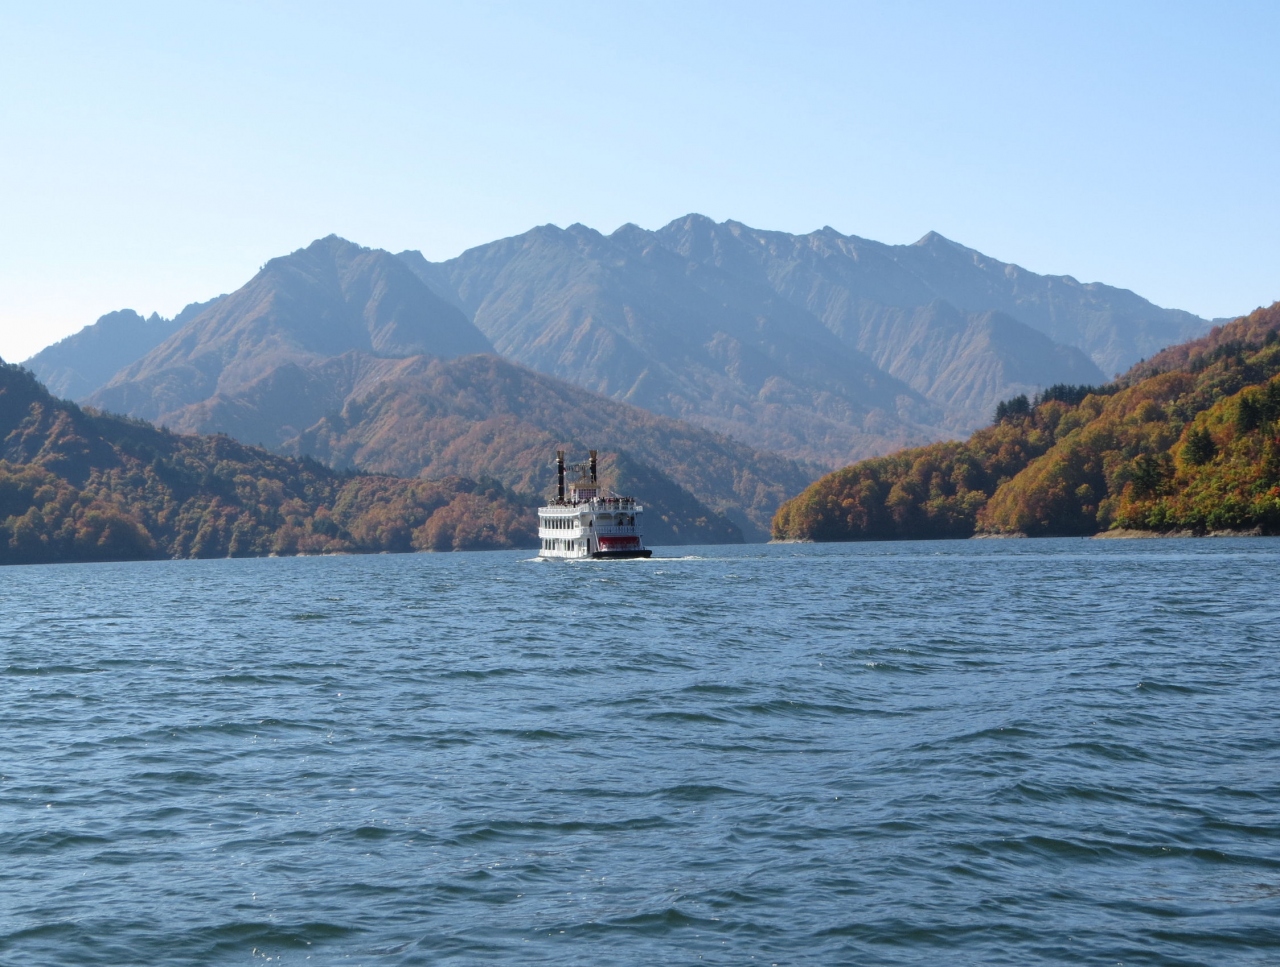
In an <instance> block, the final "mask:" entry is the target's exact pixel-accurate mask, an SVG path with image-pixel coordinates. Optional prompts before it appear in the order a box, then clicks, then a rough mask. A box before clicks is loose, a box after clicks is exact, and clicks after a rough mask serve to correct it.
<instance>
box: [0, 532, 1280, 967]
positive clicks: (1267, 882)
mask: <svg viewBox="0 0 1280 967" xmlns="http://www.w3.org/2000/svg"><path fill="white" fill-rule="evenodd" d="M659 553H660V554H662V553H665V554H668V555H670V556H669V557H668V558H667V559H661V560H660V559H655V560H651V561H647V562H609V563H598V564H563V563H561V564H542V563H538V562H535V561H530V560H529V559H528V557H529V555H528V554H527V553H525V554H518V553H500V554H455V555H434V556H433V555H411V556H394V557H365V558H355V557H352V558H326V559H300V560H249V561H203V562H173V563H149V564H128V565H123V564H122V565H85V566H60V567H31V568H8V569H5V570H3V571H0V716H2V726H3V727H2V728H0V774H2V778H0V870H2V871H3V872H2V874H0V960H3V962H4V963H14V964H18V963H21V964H153V963H154V964H249V963H255V962H261V961H264V960H270V961H271V962H272V963H275V962H277V961H280V962H283V963H285V964H294V963H306V962H308V961H310V962H312V963H337V962H342V963H363V964H449V963H458V964H584V965H585V964H654V963H692V962H698V961H702V962H708V963H721V964H745V963H752V962H757V963H765V964H953V963H955V964H965V963H990V964H1017V965H1025V964H1086V963H1087V964H1104V963H1106V964H1111V963H1124V964H1227V963H1238V964H1254V963H1256V964H1275V963H1280V715H1278V714H1277V703H1278V701H1280V663H1278V662H1277V649H1278V646H1280V598H1278V596H1277V587H1278V579H1280V541H1277V540H1270V539H1255V540H1180V541H1163V540H1152V541H1114V542H1113V541H1107V542H1104V541H1079V540H1072V541H1016V542H1015V541H1005V542H978V541H968V542H949V543H932V542H930V543H907V544H865V545H843V546H829V545H828V546H813V545H809V546H803V545H801V546H771V547H758V546H757V547H745V548H698V549H693V550H692V551H689V552H685V551H684V550H676V549H671V550H666V551H662V550H660V551H659ZM678 554H685V555H686V556H681V557H676V556H675V555H678Z"/></svg>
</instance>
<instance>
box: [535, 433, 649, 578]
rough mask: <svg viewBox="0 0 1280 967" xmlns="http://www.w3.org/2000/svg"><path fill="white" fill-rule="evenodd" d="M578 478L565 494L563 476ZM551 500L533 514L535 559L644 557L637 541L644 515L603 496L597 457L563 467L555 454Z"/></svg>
mask: <svg viewBox="0 0 1280 967" xmlns="http://www.w3.org/2000/svg"><path fill="white" fill-rule="evenodd" d="M566 470H569V471H577V472H578V473H580V474H581V476H580V478H579V479H578V480H577V481H575V482H573V483H571V484H570V485H569V487H568V492H567V493H566V492H565V480H564V478H565V471H566ZM556 476H557V481H558V482H557V488H556V497H555V499H554V500H552V501H551V502H550V503H549V504H547V505H546V506H545V507H540V508H539V509H538V539H539V540H540V541H541V542H542V549H541V550H540V551H539V552H538V556H539V557H546V558H555V559H559V560H585V559H589V558H625V557H648V556H649V555H650V554H651V553H652V552H651V551H649V550H647V549H646V548H645V546H644V540H643V538H641V536H640V514H641V512H642V511H643V510H644V508H643V507H641V506H640V505H639V504H637V503H636V501H635V498H634V497H620V496H618V495H616V494H602V493H601V491H600V487H599V484H598V483H597V481H596V451H594V450H592V451H591V459H590V461H589V462H588V463H585V464H574V465H573V466H571V467H566V466H565V462H564V451H563V450H557V451H556Z"/></svg>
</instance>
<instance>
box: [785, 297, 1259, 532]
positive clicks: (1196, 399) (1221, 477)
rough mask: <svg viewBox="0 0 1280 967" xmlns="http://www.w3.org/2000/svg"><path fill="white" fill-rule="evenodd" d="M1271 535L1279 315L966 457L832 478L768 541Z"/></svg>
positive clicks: (1041, 417)
mask: <svg viewBox="0 0 1280 967" xmlns="http://www.w3.org/2000/svg"><path fill="white" fill-rule="evenodd" d="M1109 529H1124V530H1136V531H1152V532H1161V533H1163V532H1173V531H1190V532H1193V533H1209V532H1213V531H1220V530H1254V529H1257V530H1259V531H1261V532H1262V533H1268V534H1278V533H1280V303H1276V304H1274V305H1272V306H1271V307H1270V308H1268V309H1259V310H1257V311H1256V312H1254V313H1252V314H1251V315H1249V316H1246V317H1243V318H1241V319H1237V320H1235V321H1234V322H1231V323H1228V324H1227V325H1225V326H1222V327H1219V328H1216V329H1214V331H1213V332H1211V333H1210V334H1209V335H1207V336H1205V337H1203V338H1202V339H1197V340H1193V341H1192V342H1189V343H1184V344H1181V345H1178V346H1174V347H1171V348H1169V349H1166V350H1164V351H1162V352H1161V353H1159V354H1157V355H1156V356H1155V357H1153V358H1152V359H1150V360H1146V361H1144V362H1142V363H1139V364H1138V365H1137V366H1135V367H1133V369H1131V370H1130V371H1129V372H1128V373H1127V374H1125V375H1124V376H1122V377H1120V378H1119V379H1117V380H1116V381H1115V382H1114V383H1112V384H1109V385H1107V386H1101V387H1097V386H1054V387H1050V388H1049V389H1048V390H1046V391H1045V392H1044V393H1042V394H1040V395H1039V396H1037V397H1036V398H1034V399H1028V398H1027V397H1018V398H1015V399H1013V400H1007V401H1005V402H1003V403H1001V404H1000V405H999V407H998V408H997V411H996V419H995V422H994V423H993V424H992V425H991V426H989V427H987V428H985V429H983V430H979V431H978V432H977V433H975V434H973V436H971V437H970V438H969V439H968V440H966V441H964V442H958V441H956V442H946V443H935V444H931V445H929V446H925V447H917V448H914V449H910V450H903V451H901V452H899V453H895V454H893V455H891V456H887V457H880V458H876V459H872V460H864V461H861V462H860V463H856V464H853V465H852V466H849V467H846V468H844V469H843V470H838V471H836V472H835V473H832V474H828V475H827V476H825V477H823V478H822V479H820V480H818V481H817V482H815V483H814V484H812V485H811V486H810V487H808V488H807V489H806V490H804V491H803V492H802V493H801V494H799V495H798V496H796V497H794V498H793V499H791V500H789V501H787V502H786V503H784V504H783V505H782V506H781V507H780V508H779V510H778V512H777V514H776V516H775V517H774V520H773V536H774V538H775V539H776V540H815V541H842V540H889V539H899V538H945V537H971V536H974V535H982V534H990V535H1002V534H1004V535H1012V534H1025V535H1028V536H1050V535H1064V536H1065V535H1089V534H1095V533H1098V532H1100V531H1106V530H1109Z"/></svg>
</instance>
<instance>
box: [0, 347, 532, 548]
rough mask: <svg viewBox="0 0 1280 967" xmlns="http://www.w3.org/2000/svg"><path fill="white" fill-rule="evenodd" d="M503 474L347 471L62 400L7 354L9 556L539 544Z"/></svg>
mask: <svg viewBox="0 0 1280 967" xmlns="http://www.w3.org/2000/svg"><path fill="white" fill-rule="evenodd" d="M535 526H536V525H535V519H534V513H533V510H532V507H531V501H530V500H529V499H526V498H520V497H518V496H516V495H515V494H513V493H511V492H509V491H506V490H505V489H504V488H503V487H502V486H501V485H500V484H496V483H491V484H487V485H485V484H479V483H476V482H474V481H471V480H467V479H463V478H452V479H448V480H443V481H425V480H404V479H398V478H394V477H381V476H368V475H355V474H340V473H337V472H335V471H332V470H330V469H328V468H326V467H323V466H321V465H320V464H318V463H316V462H315V461H313V460H305V459H296V458H290V457H282V456H279V455H276V454H273V453H270V452H268V451H266V450H262V449H259V448H257V447H249V446H245V445H243V444H240V443H237V442H236V441H234V440H232V439H230V438H229V437H226V436H220V435H219V436H179V435H176V434H173V433H169V432H167V431H163V430H159V429H157V428H155V427H153V426H151V425H150V424H147V423H143V422H141V421H137V420H129V419H124V418H121V417H115V416H107V415H100V414H96V413H93V412H90V411H85V410H82V409H80V408H79V407H77V406H75V405H74V404H71V403H67V402H64V401H62V400H58V399H55V398H53V397H52V396H51V395H50V394H49V393H48V392H47V391H46V390H45V389H44V387H43V386H41V385H40V384H39V383H38V382H37V381H36V379H35V377H34V376H33V375H32V374H31V373H29V372H27V371H26V370H23V369H20V368H18V367H16V366H10V365H6V364H4V363H2V362H0V563H3V564H18V563H39V562H52V561H102V560H133V559H146V558H181V557H227V556H232V557H237V556H239V557H247V556H255V555H267V554H279V555H291V554H302V553H311V554H317V553H340V552H375V551H410V550H464V549H484V548H507V547H532V546H535V544H536V541H535Z"/></svg>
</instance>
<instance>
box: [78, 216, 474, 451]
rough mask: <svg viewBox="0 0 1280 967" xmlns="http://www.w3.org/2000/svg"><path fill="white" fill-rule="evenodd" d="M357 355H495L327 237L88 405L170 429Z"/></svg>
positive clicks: (418, 291)
mask: <svg viewBox="0 0 1280 967" xmlns="http://www.w3.org/2000/svg"><path fill="white" fill-rule="evenodd" d="M350 351H358V352H362V353H365V354H367V355H370V356H373V357H376V358H402V357H405V356H412V355H417V354H421V353H428V354H431V355H434V356H442V357H454V356H460V355H464V354H467V353H477V352H488V351H491V346H490V345H489V342H488V340H487V339H485V337H484V336H483V335H481V333H480V332H479V331H478V330H477V329H476V328H475V327H474V326H473V325H472V324H471V323H470V322H469V321H468V320H467V319H466V317H465V316H464V315H463V314H462V313H461V312H460V311H459V310H458V309H457V308H456V307H454V306H452V305H450V304H448V303H447V302H445V301H444V300H442V299H440V298H438V297H437V296H435V295H434V294H433V293H432V292H431V291H430V290H428V289H427V288H426V287H425V286H423V285H422V284H421V283H419V282H418V280H417V278H416V277H415V276H414V275H413V274H412V273H411V272H409V271H408V270H407V269H406V268H405V266H404V264H403V263H402V262H401V261H399V260H397V259H395V258H393V257H392V256H390V255H388V254H387V253H386V252H382V251H378V250H372V249H366V248H362V247H360V246H358V245H353V244H352V243H350V242H347V241H345V240H343V239H340V238H337V237H336V236H329V237H328V238H325V239H320V240H319V241H317V242H313V243H312V244H311V245H310V246H308V247H307V248H305V249H301V250H299V251H297V252H294V253H293V254H292V255H288V256H283V257H281V258H277V259H272V260H271V261H270V262H268V263H267V264H266V266H264V267H263V269H262V271H260V272H259V273H258V274H257V275H256V276H255V277H254V278H253V279H252V280H250V281H249V282H248V283H247V284H246V285H244V286H242V287H241V288H240V289H237V290H236V291H235V292H233V293H232V294H231V295H229V296H227V297H226V298H225V299H222V300H220V301H219V302H218V303H217V304H216V305H214V306H211V307H210V308H208V309H206V310H205V311H204V312H202V313H200V314H199V315H197V316H196V317H195V318H194V319H192V320H190V321H189V322H188V323H187V324H186V325H185V326H183V327H182V328H181V329H179V330H178V331H177V332H175V333H174V334H173V335H171V336H170V337H169V338H168V339H166V340H165V341H164V342H162V343H161V344H160V345H158V346H157V347H156V348H155V349H153V350H151V351H150V352H149V353H147V354H146V355H145V356H143V357H142V358H141V359H139V360H138V361H136V362H135V363H133V364H131V365H130V366H127V367H125V368H124V369H123V370H121V371H120V372H119V373H117V374H116V376H115V377H114V378H113V379H112V380H111V381H110V382H109V383H108V384H107V385H106V386H104V387H102V388H101V389H99V390H98V391H96V392H95V393H93V394H91V395H90V396H89V397H88V402H89V403H90V404H91V405H93V406H96V407H100V408H102V409H105V410H110V411H112V412H117V413H128V414H130V415H131V416H138V417H142V418H144V419H148V420H155V421H159V422H163V423H168V422H170V421H172V420H177V419H181V411H182V410H183V409H184V408H185V407H188V406H191V405H193V404H198V403H202V402H204V401H205V400H208V399H210V398H212V397H217V396H221V397H227V396H230V395H233V394H235V393H237V392H239V391H240V390H243V389H244V388H245V387H248V386H250V385H252V384H254V383H256V382H257V381H259V380H261V379H262V378H263V377H264V376H266V375H268V374H270V373H272V372H274V371H276V370H278V369H280V368H281V367H283V366H303V367H306V366H310V365H312V364H314V363H317V362H321V361H324V360H327V359H330V358H332V357H335V356H339V355H341V354H343V353H346V352H350ZM265 442H267V443H275V442H277V441H273V440H267V441H265Z"/></svg>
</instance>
